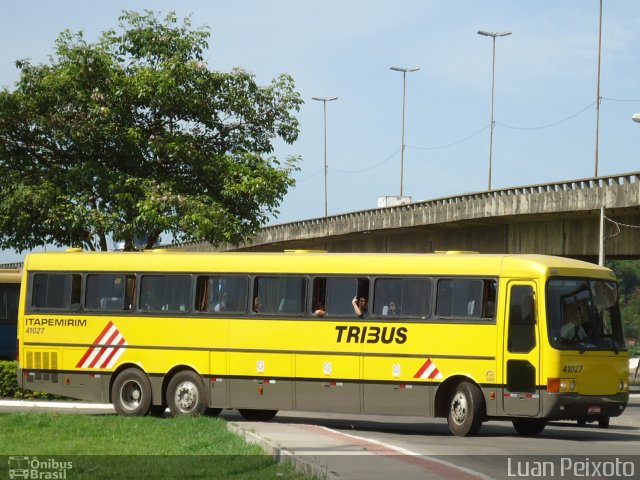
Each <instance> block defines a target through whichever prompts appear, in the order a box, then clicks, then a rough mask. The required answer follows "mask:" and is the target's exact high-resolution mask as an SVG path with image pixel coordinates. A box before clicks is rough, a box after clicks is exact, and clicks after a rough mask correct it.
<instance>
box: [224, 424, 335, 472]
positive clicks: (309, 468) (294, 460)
mask: <svg viewBox="0 0 640 480" xmlns="http://www.w3.org/2000/svg"><path fill="white" fill-rule="evenodd" d="M227 428H228V429H229V430H230V431H232V432H233V433H235V434H237V435H241V436H242V437H243V438H244V439H245V441H247V442H249V443H254V444H257V445H259V446H260V447H262V449H263V450H264V451H265V453H266V454H267V455H269V456H271V458H273V460H274V461H276V462H277V463H280V464H287V463H288V464H290V465H292V466H293V467H294V468H295V469H296V470H297V471H298V472H301V473H303V474H307V475H313V476H314V477H316V478H321V479H324V480H338V477H337V476H336V475H335V474H334V473H333V472H330V471H329V470H328V466H327V467H326V468H322V466H321V465H319V464H318V463H316V462H311V461H308V460H305V459H303V458H300V457H299V456H297V455H296V454H295V453H293V452H291V451H290V450H287V449H286V448H282V447H281V446H280V445H278V444H275V443H273V442H271V441H269V440H267V439H266V438H263V437H261V436H260V435H257V434H256V433H255V432H252V431H250V430H246V429H244V428H242V427H241V426H239V425H238V424H236V423H235V422H228V423H227Z"/></svg>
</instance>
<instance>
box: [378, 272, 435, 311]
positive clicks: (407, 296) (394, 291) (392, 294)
mask: <svg viewBox="0 0 640 480" xmlns="http://www.w3.org/2000/svg"><path fill="white" fill-rule="evenodd" d="M374 302H375V305H374V312H375V314H376V315H378V316H383V317H390V318H388V320H391V319H393V318H394V317H413V318H421V319H424V318H427V317H428V316H429V315H430V314H431V279H430V278H379V279H377V280H376V281H375V291H374Z"/></svg>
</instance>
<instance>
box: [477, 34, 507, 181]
mask: <svg viewBox="0 0 640 480" xmlns="http://www.w3.org/2000/svg"><path fill="white" fill-rule="evenodd" d="M478 34H479V35H484V36H485V37H491V38H492V39H493V53H492V55H491V63H492V66H491V123H490V124H489V190H491V164H492V162H493V125H494V121H493V99H494V96H495V84H496V38H497V37H506V36H507V35H511V32H486V31H484V30H478Z"/></svg>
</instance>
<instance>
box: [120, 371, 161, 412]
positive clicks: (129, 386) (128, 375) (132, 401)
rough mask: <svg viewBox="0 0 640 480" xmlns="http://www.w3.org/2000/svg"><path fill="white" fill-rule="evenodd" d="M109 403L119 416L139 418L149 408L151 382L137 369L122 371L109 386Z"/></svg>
mask: <svg viewBox="0 0 640 480" xmlns="http://www.w3.org/2000/svg"><path fill="white" fill-rule="evenodd" d="M111 402H112V403H113V408H114V409H115V410H116V412H117V413H119V414H120V415H125V416H127V417H141V416H143V415H146V414H147V412H148V411H149V407H150V406H151V382H149V377H147V375H146V374H145V373H144V372H143V371H141V370H138V369H137V368H128V369H126V370H124V371H122V372H121V373H120V374H119V375H118V376H117V377H116V379H115V381H114V382H113V385H112V386H111Z"/></svg>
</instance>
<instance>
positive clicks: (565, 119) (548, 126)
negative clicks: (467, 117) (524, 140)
mask: <svg viewBox="0 0 640 480" xmlns="http://www.w3.org/2000/svg"><path fill="white" fill-rule="evenodd" d="M595 104H596V101H595V100H594V101H593V102H591V103H590V104H589V105H587V106H586V107H584V108H583V109H582V110H580V111H578V112H576V113H574V114H573V115H571V116H569V117H567V118H564V119H562V120H560V121H558V122H554V123H549V124H547V125H541V126H539V127H517V126H514V125H507V124H506V123H500V122H496V124H497V125H500V126H501V127H505V128H511V129H513V130H541V129H543V128H550V127H555V126H556V125H560V124H561V123H564V122H568V121H569V120H571V119H572V118H575V117H577V116H578V115H580V114H581V113H583V112H586V111H587V110H589V109H590V108H591V107H593V106H594V105H595Z"/></svg>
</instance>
